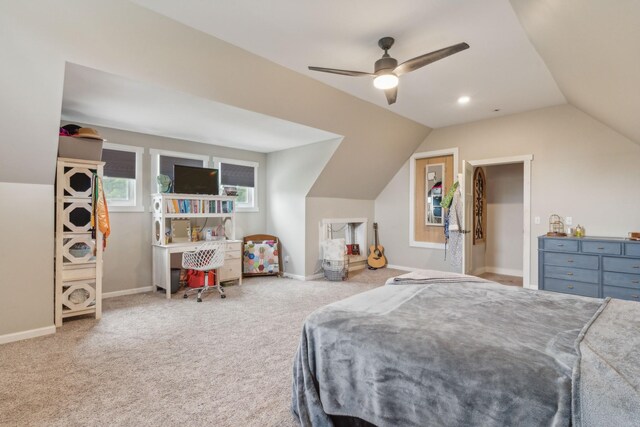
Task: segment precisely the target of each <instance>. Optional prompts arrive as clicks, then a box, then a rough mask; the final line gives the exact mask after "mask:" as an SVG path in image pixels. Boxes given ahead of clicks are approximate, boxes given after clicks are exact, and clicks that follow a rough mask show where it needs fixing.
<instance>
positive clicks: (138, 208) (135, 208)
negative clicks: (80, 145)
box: [102, 142, 144, 212]
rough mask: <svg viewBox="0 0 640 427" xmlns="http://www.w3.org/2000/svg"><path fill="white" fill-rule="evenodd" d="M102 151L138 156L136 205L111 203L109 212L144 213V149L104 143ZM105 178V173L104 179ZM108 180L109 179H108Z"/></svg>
mask: <svg viewBox="0 0 640 427" xmlns="http://www.w3.org/2000/svg"><path fill="white" fill-rule="evenodd" d="M102 149H103V150H104V149H107V150H114V151H127V152H130V153H135V155H136V171H135V173H136V178H135V185H134V187H133V188H134V192H135V196H134V198H135V203H134V204H120V203H118V202H109V201H108V200H107V203H108V206H109V212H144V205H143V202H142V157H143V155H144V147H136V146H135V145H125V144H115V143H112V142H104V143H102ZM104 178H105V176H104V173H103V179H104ZM107 178H108V177H107Z"/></svg>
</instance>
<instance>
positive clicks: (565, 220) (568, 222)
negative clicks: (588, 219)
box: [564, 216, 573, 225]
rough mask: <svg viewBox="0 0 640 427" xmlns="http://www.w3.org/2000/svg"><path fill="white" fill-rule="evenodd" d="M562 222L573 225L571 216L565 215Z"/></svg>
mask: <svg viewBox="0 0 640 427" xmlns="http://www.w3.org/2000/svg"><path fill="white" fill-rule="evenodd" d="M564 223H565V224H566V225H573V217H571V216H568V217H566V218H565V219H564Z"/></svg>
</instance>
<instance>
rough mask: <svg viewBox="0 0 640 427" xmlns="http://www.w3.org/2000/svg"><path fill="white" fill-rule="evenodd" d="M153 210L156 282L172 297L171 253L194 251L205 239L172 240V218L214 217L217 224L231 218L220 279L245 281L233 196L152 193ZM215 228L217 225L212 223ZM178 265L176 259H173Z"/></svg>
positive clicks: (153, 257) (154, 281) (153, 248)
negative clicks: (236, 234)
mask: <svg viewBox="0 0 640 427" xmlns="http://www.w3.org/2000/svg"><path fill="white" fill-rule="evenodd" d="M151 200H152V203H151V212H152V218H153V220H152V230H151V235H152V260H153V269H152V278H153V285H154V286H157V287H160V288H163V289H165V291H166V296H167V298H171V266H172V265H171V264H172V262H171V255H172V254H181V253H182V252H185V251H191V250H195V249H196V248H197V247H198V246H199V245H200V244H202V241H187V242H185V241H181V242H171V241H169V236H170V235H171V220H176V219H185V220H190V221H191V223H192V224H191V225H192V226H193V225H194V224H193V222H195V221H194V220H197V219H206V218H214V219H217V222H218V223H221V224H225V222H226V221H227V220H229V221H230V224H229V228H228V229H227V231H228V232H227V236H226V238H227V240H226V242H227V245H226V253H225V265H224V266H223V267H221V268H220V269H219V271H218V272H219V274H220V281H230V280H238V282H239V283H240V284H242V242H241V241H239V240H236V237H235V215H236V212H235V206H236V198H235V197H234V196H210V195H204V194H178V193H157V194H153V195H152V196H151ZM211 225H212V226H213V227H214V228H215V224H211ZM174 265H175V261H174Z"/></svg>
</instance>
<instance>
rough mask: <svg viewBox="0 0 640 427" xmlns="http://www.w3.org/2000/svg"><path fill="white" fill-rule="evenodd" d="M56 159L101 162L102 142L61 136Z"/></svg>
mask: <svg viewBox="0 0 640 427" xmlns="http://www.w3.org/2000/svg"><path fill="white" fill-rule="evenodd" d="M58 157H64V158H68V159H81V160H98V161H99V160H102V141H100V140H97V139H91V138H74V137H72V136H61V137H60V140H59V141H58Z"/></svg>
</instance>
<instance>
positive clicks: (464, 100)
mask: <svg viewBox="0 0 640 427" xmlns="http://www.w3.org/2000/svg"><path fill="white" fill-rule="evenodd" d="M469 101H471V98H470V97H468V96H466V95H465V96H461V97H460V98H458V104H466V103H468V102H469Z"/></svg>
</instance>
